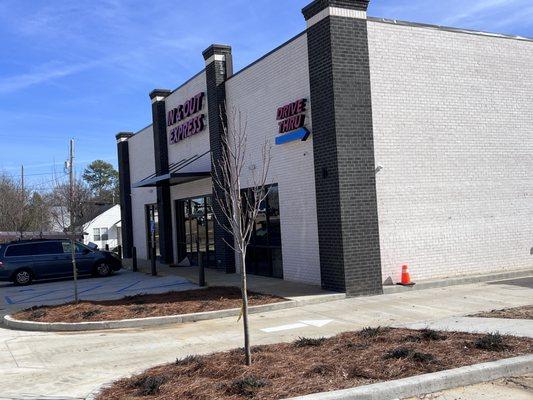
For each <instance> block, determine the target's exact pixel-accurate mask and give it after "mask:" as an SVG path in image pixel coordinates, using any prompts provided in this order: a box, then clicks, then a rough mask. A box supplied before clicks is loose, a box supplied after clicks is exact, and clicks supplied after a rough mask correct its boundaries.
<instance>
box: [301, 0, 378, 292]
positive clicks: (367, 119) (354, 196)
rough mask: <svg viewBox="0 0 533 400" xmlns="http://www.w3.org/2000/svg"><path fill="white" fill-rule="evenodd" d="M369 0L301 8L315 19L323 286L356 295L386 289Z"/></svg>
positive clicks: (312, 53)
mask: <svg viewBox="0 0 533 400" xmlns="http://www.w3.org/2000/svg"><path fill="white" fill-rule="evenodd" d="M368 3H369V1H368V0H316V1H314V2H313V3H311V4H310V5H308V6H307V7H305V8H304V9H303V10H302V12H303V14H304V17H305V19H306V21H308V29H307V41H308V51H309V74H310V86H311V103H312V105H313V107H312V110H311V112H312V120H313V151H314V160H315V182H316V201H317V213H318V236H319V250H320V265H321V278H322V286H323V287H324V288H325V289H330V290H337V291H345V292H346V293H347V294H348V295H350V296H359V295H370V294H379V293H382V280H381V260H380V248H379V227H378V215H377V198H376V181H375V162H374V137H373V125H372V98H371V93H370V66H369V54H368V36H367V21H366V10H367V7H368ZM329 7H333V8H329ZM339 9H344V10H343V11H342V13H340V14H342V16H339V12H338V11H339Z"/></svg>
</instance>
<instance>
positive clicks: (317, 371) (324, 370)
mask: <svg viewBox="0 0 533 400" xmlns="http://www.w3.org/2000/svg"><path fill="white" fill-rule="evenodd" d="M332 369H333V367H331V366H330V365H327V364H315V365H313V366H312V367H311V368H309V370H308V371H307V373H306V375H307V376H312V375H326V374H328V373H330V372H331V370H332Z"/></svg>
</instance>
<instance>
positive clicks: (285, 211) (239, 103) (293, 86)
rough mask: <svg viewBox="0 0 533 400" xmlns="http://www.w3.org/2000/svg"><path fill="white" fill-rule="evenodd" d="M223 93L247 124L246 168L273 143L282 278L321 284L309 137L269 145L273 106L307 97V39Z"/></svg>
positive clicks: (256, 162)
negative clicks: (277, 193) (278, 208)
mask: <svg viewBox="0 0 533 400" xmlns="http://www.w3.org/2000/svg"><path fill="white" fill-rule="evenodd" d="M226 90H227V102H228V108H229V109H231V107H233V106H236V107H237V108H238V109H239V110H240V111H241V112H242V113H243V115H245V116H246V118H247V121H248V148H249V154H250V157H249V158H248V160H247V165H258V166H259V165H260V148H261V145H262V144H263V143H264V142H265V138H268V140H269V141H270V143H271V144H272V145H273V147H272V157H273V160H272V167H271V169H270V182H272V183H274V182H277V183H278V185H279V197H280V213H281V236H282V246H283V247H282V252H283V274H284V279H286V280H290V281H299V282H307V283H312V284H320V262H319V253H318V230H317V216H316V201H315V178H314V163H313V142H312V136H311V138H310V139H308V140H307V141H306V142H301V141H300V142H291V143H287V144H284V145H280V146H276V145H274V139H275V137H276V135H277V129H278V126H277V121H276V110H277V108H278V107H280V106H283V105H285V104H288V103H290V102H292V101H295V100H298V99H300V98H307V99H309V98H310V88H309V70H308V59H307V37H306V35H302V36H300V37H298V38H296V39H295V40H293V41H291V42H290V43H288V44H287V45H286V46H284V47H282V48H281V49H279V50H277V51H276V52H274V53H272V54H270V55H268V56H267V57H266V58H264V59H262V60H260V61H259V62H257V63H256V64H254V65H252V66H251V67H249V68H248V69H246V70H244V71H242V72H241V73H240V74H238V75H237V76H235V77H234V78H232V79H230V80H229V81H228V82H227V85H226ZM308 105H309V107H308V112H307V117H306V118H307V119H306V121H308V122H307V123H306V126H307V127H308V128H309V129H310V128H311V113H310V109H311V104H310V102H309V103H308ZM246 171H247V172H249V170H248V169H246ZM248 183H249V182H248Z"/></svg>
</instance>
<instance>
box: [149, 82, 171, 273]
mask: <svg viewBox="0 0 533 400" xmlns="http://www.w3.org/2000/svg"><path fill="white" fill-rule="evenodd" d="M170 93H171V92H170V90H165V89H156V90H153V91H152V92H151V93H150V99H151V100H152V121H153V129H154V153H155V172H156V174H157V175H164V174H167V173H168V139H167V117H166V108H165V98H166V97H167V96H168V95H169V94H170ZM157 210H158V214H159V248H160V251H161V262H163V263H165V264H171V263H173V262H174V255H173V252H174V246H173V245H172V202H171V200H170V186H169V185H168V183H165V184H163V185H162V186H158V187H157Z"/></svg>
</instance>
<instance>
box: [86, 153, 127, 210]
mask: <svg viewBox="0 0 533 400" xmlns="http://www.w3.org/2000/svg"><path fill="white" fill-rule="evenodd" d="M82 178H83V180H84V181H85V182H86V183H87V184H88V185H89V187H90V188H91V190H92V192H93V194H94V195H95V196H96V199H97V200H98V201H100V202H106V203H111V204H115V202H116V199H117V198H118V197H117V190H118V172H117V170H116V169H115V168H114V167H113V165H111V164H110V163H108V162H106V161H103V160H95V161H93V162H92V163H91V164H89V165H88V166H87V168H85V171H84V172H83V176H82Z"/></svg>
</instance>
